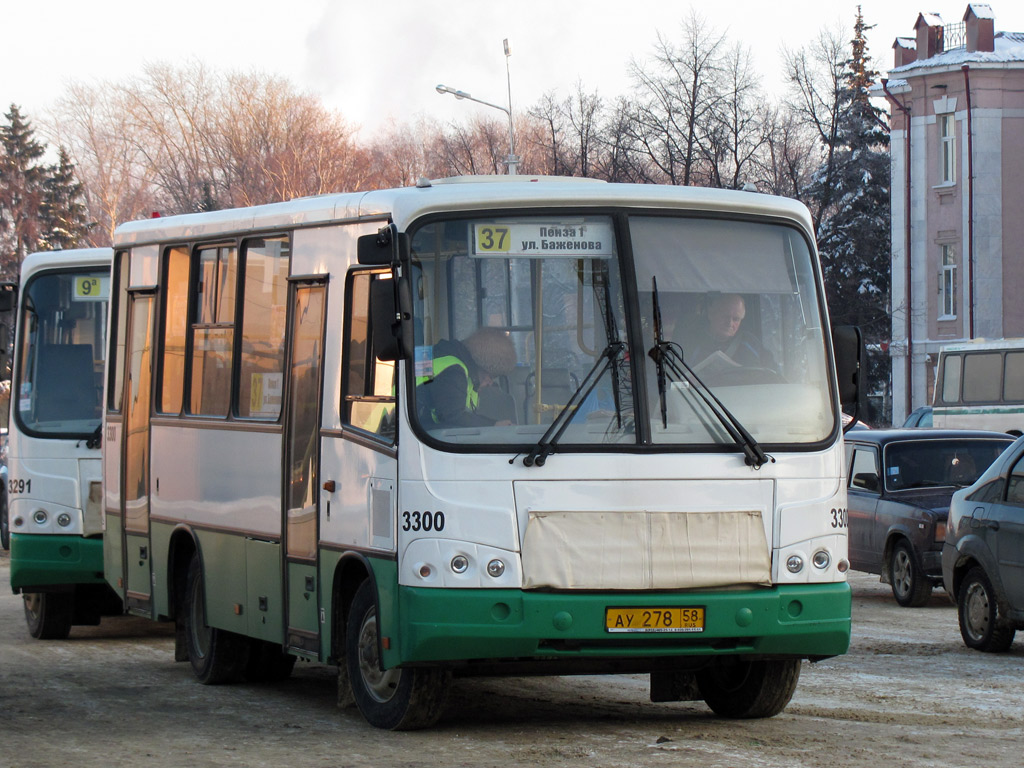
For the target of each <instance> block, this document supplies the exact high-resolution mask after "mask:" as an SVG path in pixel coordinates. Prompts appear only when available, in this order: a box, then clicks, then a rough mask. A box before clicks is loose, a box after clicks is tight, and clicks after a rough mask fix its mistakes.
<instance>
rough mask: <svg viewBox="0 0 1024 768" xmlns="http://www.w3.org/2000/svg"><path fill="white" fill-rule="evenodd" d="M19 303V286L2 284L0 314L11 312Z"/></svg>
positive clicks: (0, 288)
mask: <svg viewBox="0 0 1024 768" xmlns="http://www.w3.org/2000/svg"><path fill="white" fill-rule="evenodd" d="M17 303H18V284H17V283H0V313H3V312H10V311H12V310H13V309H14V307H15V305H16V304H17Z"/></svg>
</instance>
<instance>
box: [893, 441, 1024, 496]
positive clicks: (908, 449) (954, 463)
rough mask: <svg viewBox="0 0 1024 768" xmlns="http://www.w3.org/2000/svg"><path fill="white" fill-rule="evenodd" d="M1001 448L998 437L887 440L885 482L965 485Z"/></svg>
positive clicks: (898, 486)
mask: <svg viewBox="0 0 1024 768" xmlns="http://www.w3.org/2000/svg"><path fill="white" fill-rule="evenodd" d="M1004 448H1006V443H1005V442H1003V441H1001V440H994V439H977V438H975V439H957V440H953V439H943V440H907V441H903V442H898V443H890V444H889V445H888V446H886V449H885V460H884V464H885V486H886V488H887V489H888V490H890V491H898V490H905V489H909V488H939V487H944V486H960V487H964V486H968V485H971V484H972V483H973V482H974V481H975V480H977V479H978V478H979V477H980V476H981V473H982V472H984V471H985V470H986V469H988V466H989V465H990V464H991V463H992V462H993V461H995V460H996V458H998V456H999V454H1001V453H1002V452H1003V449H1004ZM1022 491H1024V488H1022Z"/></svg>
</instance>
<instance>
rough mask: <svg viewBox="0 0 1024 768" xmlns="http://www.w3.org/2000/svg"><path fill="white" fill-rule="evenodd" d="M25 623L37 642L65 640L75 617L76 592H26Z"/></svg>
mask: <svg viewBox="0 0 1024 768" xmlns="http://www.w3.org/2000/svg"><path fill="white" fill-rule="evenodd" d="M23 597H24V599H25V622H26V623H27V624H28V633H29V634H30V635H32V637H34V638H35V639H36V640H64V639H65V638H67V636H68V635H69V634H71V621H72V619H73V618H74V615H75V593H74V592H26V593H25V594H24V596H23Z"/></svg>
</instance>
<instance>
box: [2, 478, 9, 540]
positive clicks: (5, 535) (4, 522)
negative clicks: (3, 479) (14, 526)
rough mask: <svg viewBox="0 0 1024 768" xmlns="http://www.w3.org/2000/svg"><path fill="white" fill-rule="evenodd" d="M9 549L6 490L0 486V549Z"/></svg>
mask: <svg viewBox="0 0 1024 768" xmlns="http://www.w3.org/2000/svg"><path fill="white" fill-rule="evenodd" d="M10 548H11V521H10V520H9V519H8V517H7V489H6V488H5V487H4V486H3V485H2V484H0V549H10Z"/></svg>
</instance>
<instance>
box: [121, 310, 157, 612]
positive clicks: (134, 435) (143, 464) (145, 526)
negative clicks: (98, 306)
mask: <svg viewBox="0 0 1024 768" xmlns="http://www.w3.org/2000/svg"><path fill="white" fill-rule="evenodd" d="M154 304H155V297H154V295H153V294H152V293H131V294H129V298H128V305H129V310H128V312H129V314H128V318H129V320H128V322H129V325H128V344H127V348H126V349H125V377H124V388H125V389H124V398H123V403H124V438H123V443H122V453H121V484H122V485H121V487H122V489H123V490H122V493H121V515H122V520H123V521H124V528H123V536H124V539H123V546H122V552H123V553H124V558H125V559H124V564H123V565H124V574H125V604H126V606H127V607H128V609H129V610H130V611H132V612H133V613H142V614H144V615H147V616H148V615H149V614H150V613H151V609H152V587H151V575H150V574H151V570H152V568H151V562H152V561H151V558H150V542H149V407H150V399H151V392H152V387H151V384H152V378H153V316H154Z"/></svg>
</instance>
